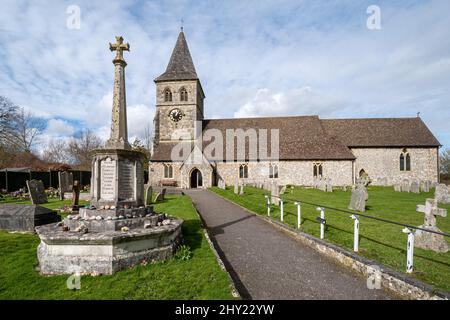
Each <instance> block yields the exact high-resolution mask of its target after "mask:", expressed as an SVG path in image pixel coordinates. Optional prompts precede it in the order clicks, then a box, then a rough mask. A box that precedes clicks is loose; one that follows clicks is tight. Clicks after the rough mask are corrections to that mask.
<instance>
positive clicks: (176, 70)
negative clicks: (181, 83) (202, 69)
mask: <svg viewBox="0 0 450 320" xmlns="http://www.w3.org/2000/svg"><path fill="white" fill-rule="evenodd" d="M171 80H198V76H197V72H196V71H195V67H194V62H193V61H192V57H191V53H190V52H189V47H188V44H187V41H186V38H185V37H184V32H183V31H181V32H180V34H179V35H178V39H177V42H176V44H175V48H174V49H173V51H172V55H171V56H170V60H169V64H168V65H167V68H166V71H165V72H164V73H163V74H162V75H160V76H159V77H157V78H156V79H155V82H158V81H171Z"/></svg>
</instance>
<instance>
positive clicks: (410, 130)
mask: <svg viewBox="0 0 450 320" xmlns="http://www.w3.org/2000/svg"><path fill="white" fill-rule="evenodd" d="M321 121H322V124H323V127H324V128H325V131H326V132H327V133H328V135H329V136H330V137H332V138H335V139H338V140H339V141H341V142H342V143H343V144H344V145H346V146H347V147H400V148H401V147H439V146H440V143H439V141H438V140H437V139H436V138H435V136H434V135H433V134H432V133H431V131H430V130H429V129H428V127H427V126H426V125H425V123H424V122H423V121H422V119H421V118H419V117H415V118H371V119H328V120H321Z"/></svg>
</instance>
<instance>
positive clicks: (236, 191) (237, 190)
mask: <svg viewBox="0 0 450 320" xmlns="http://www.w3.org/2000/svg"><path fill="white" fill-rule="evenodd" d="M234 194H239V185H238V184H237V183H235V184H234Z"/></svg>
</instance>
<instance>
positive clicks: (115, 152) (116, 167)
mask: <svg viewBox="0 0 450 320" xmlns="http://www.w3.org/2000/svg"><path fill="white" fill-rule="evenodd" d="M92 158H93V159H92V177H91V197H92V199H91V206H93V207H95V208H98V209H99V208H101V207H105V206H109V207H111V206H112V207H116V208H119V207H139V206H142V205H143V204H144V161H145V160H144V159H145V157H144V154H142V153H141V152H137V151H132V150H125V149H100V150H95V151H94V152H93V154H92Z"/></svg>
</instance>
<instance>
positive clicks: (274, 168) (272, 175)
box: [269, 164, 278, 179]
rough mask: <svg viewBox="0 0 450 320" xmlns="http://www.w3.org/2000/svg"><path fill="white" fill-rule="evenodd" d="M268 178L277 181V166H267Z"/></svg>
mask: <svg viewBox="0 0 450 320" xmlns="http://www.w3.org/2000/svg"><path fill="white" fill-rule="evenodd" d="M269 178H270V179H278V165H276V164H269Z"/></svg>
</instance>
